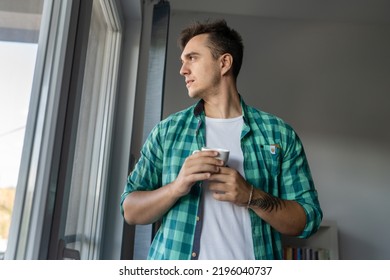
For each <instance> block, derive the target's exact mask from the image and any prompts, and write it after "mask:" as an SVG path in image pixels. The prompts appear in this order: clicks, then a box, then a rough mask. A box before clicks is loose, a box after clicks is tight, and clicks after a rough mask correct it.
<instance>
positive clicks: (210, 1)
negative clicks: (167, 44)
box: [168, 0, 390, 23]
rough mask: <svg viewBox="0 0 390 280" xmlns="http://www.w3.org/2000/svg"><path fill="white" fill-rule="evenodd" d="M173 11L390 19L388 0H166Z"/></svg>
mask: <svg viewBox="0 0 390 280" xmlns="http://www.w3.org/2000/svg"><path fill="white" fill-rule="evenodd" d="M168 2H169V3H170V5H171V10H172V11H175V10H176V11H192V12H210V13H221V14H236V15H248V16H262V17H270V18H289V19H311V20H313V19H314V20H330V21H353V22H373V23H390V1H389V0H196V1H193V0H168Z"/></svg>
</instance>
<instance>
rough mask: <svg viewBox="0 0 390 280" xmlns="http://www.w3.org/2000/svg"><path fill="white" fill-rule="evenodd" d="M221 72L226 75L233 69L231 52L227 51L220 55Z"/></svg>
mask: <svg viewBox="0 0 390 280" xmlns="http://www.w3.org/2000/svg"><path fill="white" fill-rule="evenodd" d="M220 61H221V74H222V75H226V74H227V73H228V72H229V71H230V70H233V57H232V55H231V54H229V53H225V54H223V55H221V57H220Z"/></svg>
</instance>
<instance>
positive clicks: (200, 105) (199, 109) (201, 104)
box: [194, 95, 248, 124]
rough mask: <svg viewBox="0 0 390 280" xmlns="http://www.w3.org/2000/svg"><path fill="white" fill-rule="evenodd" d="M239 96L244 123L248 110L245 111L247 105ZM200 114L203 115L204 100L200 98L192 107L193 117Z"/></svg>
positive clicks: (246, 119) (246, 120)
mask: <svg viewBox="0 0 390 280" xmlns="http://www.w3.org/2000/svg"><path fill="white" fill-rule="evenodd" d="M239 96H240V103H241V111H242V117H243V119H244V123H246V124H247V122H248V118H247V115H248V112H247V105H246V104H245V102H244V100H243V98H242V97H241V95H239ZM201 115H204V100H203V99H201V100H199V101H198V103H197V104H196V105H195V107H194V116H195V117H199V116H201Z"/></svg>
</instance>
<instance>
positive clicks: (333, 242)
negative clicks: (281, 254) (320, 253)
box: [282, 221, 339, 260]
mask: <svg viewBox="0 0 390 280" xmlns="http://www.w3.org/2000/svg"><path fill="white" fill-rule="evenodd" d="M282 243H283V247H291V248H312V249H326V250H329V259H331V260H338V259H339V246H338V236H337V224H336V222H334V221H323V222H322V223H321V225H320V228H319V229H318V231H317V232H316V233H315V234H314V235H312V236H311V237H309V238H307V239H302V238H297V237H292V236H285V235H283V236H282Z"/></svg>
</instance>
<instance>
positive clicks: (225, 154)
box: [202, 147, 230, 165]
mask: <svg viewBox="0 0 390 280" xmlns="http://www.w3.org/2000/svg"><path fill="white" fill-rule="evenodd" d="M202 151H217V152H218V155H217V156H216V158H217V159H220V160H222V161H223V163H224V164H225V165H226V164H227V162H228V160H229V153H230V151H229V150H226V149H220V148H210V147H202Z"/></svg>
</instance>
